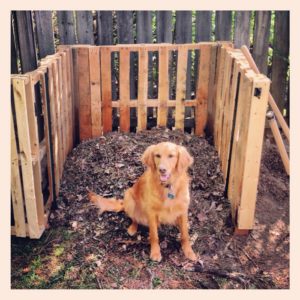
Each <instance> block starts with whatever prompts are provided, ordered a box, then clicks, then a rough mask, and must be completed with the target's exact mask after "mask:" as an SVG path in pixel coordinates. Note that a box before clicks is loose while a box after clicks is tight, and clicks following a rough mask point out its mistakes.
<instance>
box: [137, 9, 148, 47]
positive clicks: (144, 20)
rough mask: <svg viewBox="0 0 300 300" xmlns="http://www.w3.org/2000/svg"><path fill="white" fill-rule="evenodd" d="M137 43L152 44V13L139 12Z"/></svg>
mask: <svg viewBox="0 0 300 300" xmlns="http://www.w3.org/2000/svg"><path fill="white" fill-rule="evenodd" d="M136 42H137V43H138V44H145V43H152V12H151V11H145V10H144V11H137V20H136Z"/></svg>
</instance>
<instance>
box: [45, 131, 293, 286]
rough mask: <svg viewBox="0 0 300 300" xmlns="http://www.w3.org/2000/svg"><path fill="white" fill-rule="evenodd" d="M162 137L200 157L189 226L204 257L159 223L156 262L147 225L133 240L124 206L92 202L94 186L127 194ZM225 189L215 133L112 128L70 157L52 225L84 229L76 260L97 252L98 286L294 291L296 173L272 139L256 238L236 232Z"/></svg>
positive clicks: (261, 189)
mask: <svg viewBox="0 0 300 300" xmlns="http://www.w3.org/2000/svg"><path fill="white" fill-rule="evenodd" d="M161 141H171V142H174V143H176V144H180V145H183V146H185V147H186V148H187V149H188V151H189V152H190V154H191V155H192V156H193V157H194V164H193V166H192V167H191V169H190V170H189V173H190V176H191V178H192V180H191V187H190V189H191V199H192V200H191V205H190V210H189V223H190V236H191V241H192V244H193V246H192V247H193V249H194V251H195V252H196V253H197V254H198V255H199V260H198V261H197V262H196V263H192V262H190V261H188V260H187V259H185V257H184V255H183V253H182V251H181V248H180V240H179V234H178V230H177V229H176V228H175V227H172V226H162V227H161V228H160V230H159V237H160V245H161V249H162V256H163V260H162V262H161V263H154V262H151V261H150V260H149V243H148V229H147V228H146V227H143V226H139V229H138V233H137V235H136V236H134V237H130V236H129V235H128V234H127V231H126V229H127V227H128V226H129V224H130V220H129V218H128V217H127V216H126V215H125V214H124V213H119V214H116V213H111V212H106V213H104V214H102V215H98V211H97V209H96V208H95V207H93V206H92V205H91V204H90V203H89V201H88V199H87V191H88V190H91V191H94V192H96V193H98V194H101V195H103V196H105V197H117V198H122V196H123V195H124V191H125V190H126V189H127V188H129V187H131V186H132V185H133V183H134V182H135V180H136V179H137V178H138V177H139V176H140V175H141V174H142V173H143V171H144V167H143V165H142V164H141V161H140V158H141V155H142V153H143V152H144V150H145V149H146V148H147V147H148V146H149V145H152V144H155V143H158V142H161ZM224 190H225V186H224V184H223V175H222V172H221V170H220V163H219V159H218V154H217V152H216V150H215V149H214V147H213V145H212V144H211V141H210V140H209V139H205V138H201V137H197V136H194V135H190V134H187V133H182V132H180V131H176V130H175V131H170V130H168V129H152V130H149V131H143V132H139V133H129V134H121V133H117V132H112V133H109V134H107V135H105V136H102V137H100V138H96V139H91V140H87V141H84V142H82V143H80V144H79V145H78V146H77V147H76V148H74V149H73V150H72V152H71V154H70V155H69V156H68V159H67V160H66V163H65V166H64V174H63V178H62V184H61V189H60V195H59V198H58V199H57V204H58V209H57V210H55V211H53V212H52V213H51V216H50V226H51V227H52V228H61V227H63V228H67V229H68V230H69V231H70V232H73V233H76V234H75V235H74V236H76V240H74V244H73V245H72V249H71V250H70V253H69V259H72V257H74V258H75V257H76V260H77V263H78V266H79V268H80V265H81V264H82V265H86V263H87V258H90V257H93V259H92V260H91V261H90V264H89V268H90V271H91V272H93V274H94V275H95V284H96V285H97V287H98V288H106V289H111V288H121V289H132V288H135V289H136V288H138V289H142V288H182V289H186V288H192V289H197V288H204V289H218V288H234V289H237V288H288V286H289V205H288V198H289V178H288V177H287V176H286V175H285V174H284V170H283V167H282V163H281V161H280V158H279V159H278V153H277V152H276V148H275V146H274V145H273V143H272V141H271V139H270V138H268V139H267V140H266V142H265V145H264V150H263V159H262V165H261V175H260V183H259V192H258V202H257V209H256V219H255V227H254V230H253V231H252V232H251V234H249V235H248V236H242V237H239V236H234V235H233V231H234V228H233V224H232V221H231V210H230V203H229V200H228V199H227V198H226V197H225V193H224ZM266 210H267V211H268V212H267V213H265V211H266ZM70 256H71V257H70ZM63 286H64V285H63ZM65 287H68V283H66V284H65Z"/></svg>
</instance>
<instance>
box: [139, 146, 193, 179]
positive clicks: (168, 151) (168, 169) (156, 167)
mask: <svg viewBox="0 0 300 300" xmlns="http://www.w3.org/2000/svg"><path fill="white" fill-rule="evenodd" d="M142 162H143V164H145V165H146V166H147V167H149V168H150V169H151V171H152V172H154V173H156V174H157V175H158V176H159V179H160V181H161V182H162V183H167V182H168V181H169V180H170V179H171V177H172V175H174V173H181V172H186V171H187V169H188V168H189V167H190V166H191V165H192V163H193V157H192V156H191V155H190V154H189V153H188V151H187V150H186V148H185V147H183V146H179V145H176V144H173V143H170V142H163V143H159V144H157V145H152V146H149V147H148V148H147V149H146V150H145V152H144V154H143V156H142Z"/></svg>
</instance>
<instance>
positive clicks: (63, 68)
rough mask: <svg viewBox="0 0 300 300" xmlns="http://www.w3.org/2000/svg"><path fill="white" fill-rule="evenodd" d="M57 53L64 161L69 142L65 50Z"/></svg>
mask: <svg viewBox="0 0 300 300" xmlns="http://www.w3.org/2000/svg"><path fill="white" fill-rule="evenodd" d="M59 55H60V57H61V76H62V77H61V80H62V81H61V88H62V98H61V100H62V102H61V106H62V114H61V118H62V125H63V126H62V129H63V136H64V140H63V141H62V142H63V143H64V161H65V160H66V157H67V155H68V143H69V134H68V132H69V124H68V117H67V113H68V96H67V85H68V84H67V66H66V61H67V59H66V53H65V52H59Z"/></svg>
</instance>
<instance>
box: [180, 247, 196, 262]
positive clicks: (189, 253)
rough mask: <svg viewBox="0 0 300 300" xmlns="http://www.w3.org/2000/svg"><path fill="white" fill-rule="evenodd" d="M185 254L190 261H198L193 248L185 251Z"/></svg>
mask: <svg viewBox="0 0 300 300" xmlns="http://www.w3.org/2000/svg"><path fill="white" fill-rule="evenodd" d="M183 253H184V255H185V257H186V258H188V259H189V260H192V261H196V260H197V255H196V254H195V252H194V251H193V250H192V248H190V249H183Z"/></svg>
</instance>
